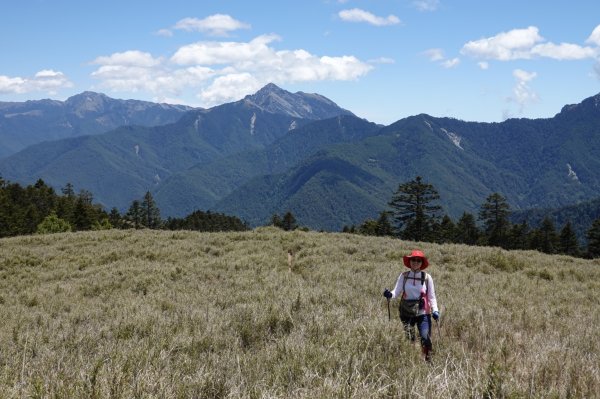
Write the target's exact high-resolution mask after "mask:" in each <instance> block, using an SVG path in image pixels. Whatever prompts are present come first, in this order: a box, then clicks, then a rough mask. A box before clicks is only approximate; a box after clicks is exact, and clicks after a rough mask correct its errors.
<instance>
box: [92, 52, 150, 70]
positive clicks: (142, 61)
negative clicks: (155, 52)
mask: <svg viewBox="0 0 600 399" xmlns="http://www.w3.org/2000/svg"><path fill="white" fill-rule="evenodd" d="M160 63H161V60H160V58H154V57H152V55H151V54H150V53H144V52H142V51H136V50H131V51H125V52H123V53H114V54H112V55H110V56H108V57H98V58H96V59H95V60H94V61H92V64H99V65H119V66H133V67H142V68H149V67H154V66H156V65H159V64H160Z"/></svg>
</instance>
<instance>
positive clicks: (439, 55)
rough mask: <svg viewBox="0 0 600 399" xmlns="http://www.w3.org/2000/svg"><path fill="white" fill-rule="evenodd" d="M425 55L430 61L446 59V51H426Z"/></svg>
mask: <svg viewBox="0 0 600 399" xmlns="http://www.w3.org/2000/svg"><path fill="white" fill-rule="evenodd" d="M423 55H425V56H426V57H427V58H429V61H442V60H444V59H445V58H446V57H444V50H442V49H440V48H432V49H429V50H425V51H423Z"/></svg>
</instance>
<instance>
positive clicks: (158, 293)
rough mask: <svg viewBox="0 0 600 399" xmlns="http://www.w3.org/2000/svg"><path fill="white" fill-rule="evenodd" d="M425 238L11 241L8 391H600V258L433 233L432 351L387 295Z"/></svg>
mask: <svg viewBox="0 0 600 399" xmlns="http://www.w3.org/2000/svg"><path fill="white" fill-rule="evenodd" d="M414 246H416V244H414V243H410V242H404V241H399V240H392V239H382V238H370V237H361V236H356V235H346V234H332V233H315V232H309V233H304V232H291V233H285V232H282V231H279V230H275V229H272V228H261V229H257V230H255V231H252V232H246V233H216V234H202V233H195V232H165V231H160V232H154V231H116V230H113V231H104V232H89V233H77V234H72V233H69V234H59V235H50V236H34V237H17V238H11V239H2V240H0V312H1V313H0V319H1V320H2V324H1V326H0V354H1V356H0V392H1V393H0V397H24V396H27V397H30V396H31V397H61V398H69V397H88V398H108V397H112V398H129V397H144V398H179V397H181V398H187V397H231V398H234V397H235V398H253V397H282V398H283V397H294V398H315V397H355V398H377V397H382V398H383V397H399V396H401V395H406V396H407V397H408V396H415V397H416V396H419V397H427V398H435V397H443V398H450V397H452V398H458V397H509V396H510V397H559V398H563V397H567V396H569V395H571V397H593V396H594V395H596V394H595V393H594V392H596V393H597V392H600V374H599V373H598V368H597V365H598V364H599V359H598V357H599V355H598V354H599V353H600V329H598V326H599V325H600V316H599V314H598V312H597V307H598V303H599V302H600V301H599V294H598V292H599V291H598V290H599V288H600V263H599V262H598V261H597V260H596V261H586V260H581V259H573V258H568V257H564V256H547V255H542V254H538V253H534V252H505V251H500V250H498V249H494V248H476V247H465V246H456V245H444V246H439V245H434V244H423V245H422V248H423V249H424V250H425V251H426V253H427V254H428V255H429V256H430V260H431V264H432V265H431V266H430V268H429V270H428V271H429V272H430V273H431V274H432V276H433V277H434V280H435V283H436V291H437V295H438V301H439V302H440V304H441V309H442V314H443V316H442V320H443V322H442V324H441V336H440V335H438V334H437V333H438V330H434V333H435V335H434V337H433V339H434V345H435V348H436V354H435V358H434V364H433V366H431V367H429V366H427V365H425V364H424V363H423V362H422V361H421V359H420V357H419V354H418V348H417V347H415V346H412V345H410V344H409V343H407V342H406V341H404V340H403V339H402V335H401V329H400V325H399V322H398V320H397V318H395V316H396V314H397V313H396V311H394V310H392V315H393V317H394V318H393V319H392V321H391V322H390V321H388V319H387V308H386V303H385V301H384V300H383V298H382V296H381V292H382V291H383V288H384V287H385V286H387V287H391V286H392V285H393V284H394V282H395V279H396V278H397V276H398V273H399V272H400V271H402V270H403V268H404V267H403V266H400V262H401V259H400V258H401V254H403V253H406V252H408V250H409V249H411V248H413V247H414ZM289 248H292V249H294V250H295V251H296V252H297V255H296V256H297V259H296V264H295V265H294V270H293V271H289V270H288V265H287V255H286V253H287V250H288V249H289ZM465 284H466V285H467V286H468V287H469V288H470V290H469V292H466V293H465V292H463V289H462V287H463V286H464V285H465ZM395 305H396V304H394V306H395ZM570 323H577V325H578V326H574V325H572V324H570ZM411 393H412V394H411ZM511 395H513V396H511Z"/></svg>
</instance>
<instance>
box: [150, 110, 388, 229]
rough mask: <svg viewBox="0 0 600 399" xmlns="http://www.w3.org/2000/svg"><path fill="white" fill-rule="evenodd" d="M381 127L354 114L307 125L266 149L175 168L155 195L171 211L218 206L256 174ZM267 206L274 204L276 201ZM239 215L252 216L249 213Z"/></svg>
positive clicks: (277, 170) (287, 167) (282, 169)
mask: <svg viewBox="0 0 600 399" xmlns="http://www.w3.org/2000/svg"><path fill="white" fill-rule="evenodd" d="M379 129H380V127H379V126H378V125H376V124H374V123H371V122H367V121H365V120H363V119H359V118H357V117H355V116H351V115H342V116H338V117H335V118H330V119H325V120H322V121H316V122H313V123H310V124H306V125H304V126H300V127H298V128H296V129H293V130H291V131H290V132H289V133H288V134H286V135H284V136H283V137H281V138H279V139H277V140H275V141H274V142H273V143H272V144H271V145H269V146H267V147H266V148H264V149H261V150H255V151H244V152H238V153H235V154H232V155H230V156H227V157H223V158H218V159H215V160H214V161H211V162H204V163H198V164H196V165H194V166H193V167H191V168H189V169H186V170H183V171H181V172H179V173H176V174H174V175H173V176H171V177H169V178H168V179H166V180H165V181H164V182H162V183H161V184H159V185H158V187H157V188H156V190H155V192H156V199H157V202H158V203H159V204H160V206H161V208H162V209H163V210H164V212H165V213H166V214H168V215H179V214H185V213H187V212H190V211H191V210H194V209H215V207H216V206H217V203H218V202H219V201H220V200H221V199H223V198H225V197H226V196H228V195H229V194H231V193H232V192H233V191H235V190H236V189H238V188H239V187H241V186H242V185H245V184H249V185H250V186H252V185H254V182H253V179H255V178H260V177H262V176H265V175H276V174H280V173H283V172H286V171H288V170H290V169H291V168H293V167H294V166H296V165H297V164H298V163H299V162H303V161H304V160H305V159H307V158H308V157H310V156H311V155H313V154H314V153H316V152H318V151H319V150H321V149H323V148H326V147H327V146H330V145H332V144H336V143H343V142H355V141H357V140H360V139H361V138H364V137H368V136H371V135H374V134H375V133H376V132H377V131H378V130H379ZM259 180H260V179H259ZM270 189H271V190H272V189H273V188H270ZM257 205H259V206H260V204H257ZM264 205H267V207H268V208H269V209H275V206H274V205H275V204H269V203H267V204H264ZM235 209H236V211H238V210H239V208H235ZM240 214H244V215H245V216H249V214H248V213H247V212H242V213H240ZM255 219H256V218H253V220H255Z"/></svg>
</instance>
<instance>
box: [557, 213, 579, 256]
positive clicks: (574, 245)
mask: <svg viewBox="0 0 600 399" xmlns="http://www.w3.org/2000/svg"><path fill="white" fill-rule="evenodd" d="M558 250H559V252H560V253H562V254H565V255H571V256H581V251H580V249H579V242H578V240H577V235H576V234H575V230H573V226H572V225H571V222H570V221H568V222H567V223H565V225H564V226H563V228H562V229H561V230H560V238H559V245H558Z"/></svg>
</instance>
